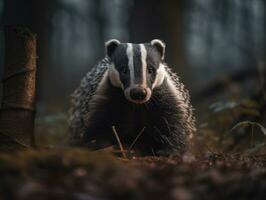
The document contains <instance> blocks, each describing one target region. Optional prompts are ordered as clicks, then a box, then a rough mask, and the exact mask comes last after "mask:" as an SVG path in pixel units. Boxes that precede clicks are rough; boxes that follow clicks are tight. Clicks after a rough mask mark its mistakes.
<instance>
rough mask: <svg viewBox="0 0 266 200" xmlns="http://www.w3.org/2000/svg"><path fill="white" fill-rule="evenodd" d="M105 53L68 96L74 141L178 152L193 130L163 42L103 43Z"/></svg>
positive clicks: (149, 151) (188, 106) (184, 96)
mask: <svg viewBox="0 0 266 200" xmlns="http://www.w3.org/2000/svg"><path fill="white" fill-rule="evenodd" d="M105 46H106V57H105V58H104V59H103V60H101V61H100V62H99V63H98V64H97V65H96V66H94V67H93V68H92V69H91V71H90V72H89V73H87V75H86V76H85V77H84V78H83V79H82V81H81V84H80V86H79V88H78V89H77V90H76V91H75V92H74V94H73V99H72V102H73V106H72V108H71V116H70V127H71V130H72V138H71V141H72V143H74V144H79V145H83V146H88V147H90V148H101V147H104V146H105V145H112V144H116V143H117V142H116V139H115V137H114V134H113V130H112V127H115V128H116V131H117V133H118V134H119V138H120V140H121V142H122V144H123V145H124V146H126V147H128V146H130V145H131V144H132V142H133V141H134V140H135V139H136V137H137V135H138V134H139V133H140V131H141V130H143V133H142V134H141V135H140V136H139V139H138V140H137V141H136V143H135V145H134V148H135V149H136V150H137V151H140V152H141V153H143V154H154V153H172V152H182V151H184V150H185V149H186V146H187V144H188V142H189V140H190V139H191V138H192V136H193V133H194V132H195V124H194V121H195V120H194V116H193V109H192V106H191V104H190V98H189V93H188V91H187V90H186V89H185V88H184V85H183V84H182V83H181V82H180V81H179V78H178V76H177V75H176V74H175V73H173V72H172V71H171V70H170V68H169V67H168V66H167V64H166V63H165V62H164V55H165V44H164V43H163V42H162V41H161V40H157V39H155V40H152V41H151V42H150V43H143V44H132V43H121V42H120V41H118V40H115V39H113V40H110V41H108V42H106V44H105Z"/></svg>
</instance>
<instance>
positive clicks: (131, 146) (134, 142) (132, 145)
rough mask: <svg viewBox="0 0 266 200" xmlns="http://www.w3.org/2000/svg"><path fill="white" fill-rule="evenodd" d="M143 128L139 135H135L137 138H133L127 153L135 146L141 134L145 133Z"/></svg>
mask: <svg viewBox="0 0 266 200" xmlns="http://www.w3.org/2000/svg"><path fill="white" fill-rule="evenodd" d="M145 128H146V127H145V126H144V127H143V128H142V129H141V131H140V132H139V134H138V135H137V137H136V138H135V140H134V141H133V142H132V144H131V145H130V146H129V150H128V151H129V152H130V151H131V150H132V148H133V147H134V145H135V144H136V142H137V141H138V139H139V137H140V136H141V135H142V133H143V132H144V131H145Z"/></svg>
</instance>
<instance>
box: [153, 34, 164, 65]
mask: <svg viewBox="0 0 266 200" xmlns="http://www.w3.org/2000/svg"><path fill="white" fill-rule="evenodd" d="M151 45H152V46H153V47H155V48H156V49H157V51H158V52H159V53H160V55H161V58H162V60H163V59H164V54H165V43H164V42H163V41H161V40H158V39H154V40H152V41H151Z"/></svg>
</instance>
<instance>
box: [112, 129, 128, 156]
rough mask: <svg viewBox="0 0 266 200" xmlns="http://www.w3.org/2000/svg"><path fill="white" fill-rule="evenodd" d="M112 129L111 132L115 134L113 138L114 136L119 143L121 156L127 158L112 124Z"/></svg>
mask: <svg viewBox="0 0 266 200" xmlns="http://www.w3.org/2000/svg"><path fill="white" fill-rule="evenodd" d="M112 130H113V132H114V134H115V138H116V140H117V142H118V144H119V148H120V150H121V153H122V156H123V157H124V158H127V156H126V153H125V150H124V148H123V145H122V143H121V141H120V138H119V136H118V133H117V131H116V129H115V126H112Z"/></svg>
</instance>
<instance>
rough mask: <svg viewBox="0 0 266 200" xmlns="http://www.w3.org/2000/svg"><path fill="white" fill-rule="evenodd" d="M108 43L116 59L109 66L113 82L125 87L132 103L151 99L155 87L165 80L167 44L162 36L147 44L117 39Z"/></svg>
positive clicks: (110, 51)
mask: <svg viewBox="0 0 266 200" xmlns="http://www.w3.org/2000/svg"><path fill="white" fill-rule="evenodd" d="M105 46H106V54H107V57H109V59H110V60H111V62H112V65H111V66H110V68H109V70H108V77H109V79H110V82H111V84H112V85H113V86H115V87H119V88H121V89H122V90H123V92H124V95H125V97H126V99H127V100H129V101H130V102H132V103H136V104H142V103H145V102H147V101H149V99H150V98H151V96H152V91H153V89H154V88H156V87H159V86H160V85H161V84H162V83H163V80H164V76H165V75H164V66H163V64H162V63H163V60H164V54H165V44H164V43H163V42H162V41H161V40H158V39H155V40H152V41H151V42H150V43H144V44H132V43H121V42H120V41H118V40H115V39H113V40H109V41H107V42H106V44H105Z"/></svg>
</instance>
